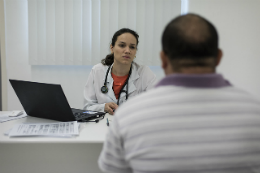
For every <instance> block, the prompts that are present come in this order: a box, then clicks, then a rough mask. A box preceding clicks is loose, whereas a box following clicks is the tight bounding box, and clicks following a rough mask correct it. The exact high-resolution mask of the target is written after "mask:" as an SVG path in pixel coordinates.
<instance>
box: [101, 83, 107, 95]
mask: <svg viewBox="0 0 260 173" xmlns="http://www.w3.org/2000/svg"><path fill="white" fill-rule="evenodd" d="M101 92H102V93H104V94H106V93H107V92H108V88H107V86H106V85H104V86H102V87H101Z"/></svg>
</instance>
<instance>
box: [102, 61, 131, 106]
mask: <svg viewBox="0 0 260 173" xmlns="http://www.w3.org/2000/svg"><path fill="white" fill-rule="evenodd" d="M111 66H112V65H110V66H109V67H108V69H107V72H106V78H105V82H104V86H102V87H101V92H102V93H103V94H106V93H107V92H108V88H107V76H108V73H109V71H110V68H111ZM131 73H132V64H131V67H130V70H129V74H128V77H127V80H126V81H125V83H124V85H123V87H122V88H121V90H120V92H119V97H118V100H117V105H118V106H119V100H120V95H121V93H122V92H125V93H126V100H127V99H128V81H129V78H130V76H131ZM126 85H127V87H126V91H125V90H124V87H125V86H126Z"/></svg>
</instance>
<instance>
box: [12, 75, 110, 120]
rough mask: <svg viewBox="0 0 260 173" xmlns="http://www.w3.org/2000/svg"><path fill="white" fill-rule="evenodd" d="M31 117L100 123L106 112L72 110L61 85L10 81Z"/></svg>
mask: <svg viewBox="0 0 260 173" xmlns="http://www.w3.org/2000/svg"><path fill="white" fill-rule="evenodd" d="M9 81H10V83H11V85H12V87H13V89H14V91H15V93H16V95H17V97H18V98H19V100H20V102H21V104H22V106H23V108H24V110H25V112H26V113H27V115H29V116H33V117H38V118H46V119H52V120H57V121H64V122H65V121H82V122H88V121H93V120H96V121H94V122H98V119H102V118H104V115H105V113H104V112H96V111H89V110H80V109H74V108H71V107H70V105H69V103H68V101H67V98H66V96H65V94H64V92H63V90H62V88H61V85H57V84H46V83H38V82H30V81H22V80H12V79H10V80H9Z"/></svg>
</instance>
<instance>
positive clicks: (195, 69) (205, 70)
mask: <svg viewBox="0 0 260 173" xmlns="http://www.w3.org/2000/svg"><path fill="white" fill-rule="evenodd" d="M212 73H215V69H213V68H211V67H205V68H202V67H189V68H182V69H179V70H172V69H168V70H167V71H165V74H166V75H170V74H212Z"/></svg>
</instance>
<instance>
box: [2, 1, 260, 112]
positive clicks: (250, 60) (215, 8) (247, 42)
mask: <svg viewBox="0 0 260 173" xmlns="http://www.w3.org/2000/svg"><path fill="white" fill-rule="evenodd" d="M25 1H26V0H19V2H20V3H24V2H25ZM11 2H12V1H6V3H11ZM9 5H12V4H9ZM259 7H260V0H190V1H189V11H190V12H194V13H198V14H201V15H202V16H204V17H206V18H207V19H209V20H210V21H211V22H212V23H213V24H214V25H215V26H216V28H217V29H218V31H219V35H220V47H221V48H222V50H223V52H224V57H223V60H222V62H221V64H220V66H219V68H218V72H219V73H222V74H223V75H224V76H225V77H226V78H227V79H228V80H229V81H230V82H231V83H233V84H234V85H235V86H238V87H239V88H242V89H245V90H247V91H248V92H250V93H252V94H253V95H255V96H256V97H257V98H258V99H260V79H258V76H257V75H258V72H259V70H258V64H260V58H259V55H260V49H259V48H258V47H259V45H260V35H259V34H258V31H260V20H259V19H258V16H260V10H258V8H259ZM13 8H14V9H13V11H10V12H9V13H13V14H16V15H15V16H16V17H19V18H21V21H22V20H23V22H20V23H7V24H6V27H5V28H6V32H11V31H12V29H13V28H14V27H19V28H20V30H18V31H15V32H14V34H17V35H18V33H16V32H22V31H23V30H25V29H27V28H26V27H27V23H26V22H24V18H25V16H24V14H23V11H21V9H16V6H13ZM9 13H7V14H6V15H10V14H9ZM27 39H28V36H27V35H23V36H22V37H20V36H17V38H16V39H15V40H9V39H8V38H6V57H8V59H7V72H8V78H15V79H22V80H33V81H39V82H47V83H59V84H61V85H62V87H63V89H64V92H65V95H66V96H67V98H68V100H69V103H70V105H71V107H75V108H80V107H81V106H82V104H83V95H82V93H83V87H84V84H85V82H86V79H87V76H88V74H89V72H90V69H91V66H51V67H47V66H29V65H28V59H27V57H28V52H25V51H24V50H28V47H27V45H23V44H21V42H22V41H25V42H26V41H28V40H27ZM11 47H12V48H11ZM20 58H21V59H20ZM158 58H159V52H158ZM150 68H151V69H152V70H153V71H154V73H155V74H156V75H157V76H158V79H161V78H162V77H163V76H164V74H163V72H162V70H161V68H160V67H150ZM21 108H22V107H21V105H20V103H19V101H18V99H17V98H16V96H15V94H14V92H13V89H12V88H11V87H10V84H9V83H8V107H7V109H8V110H13V109H21Z"/></svg>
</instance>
